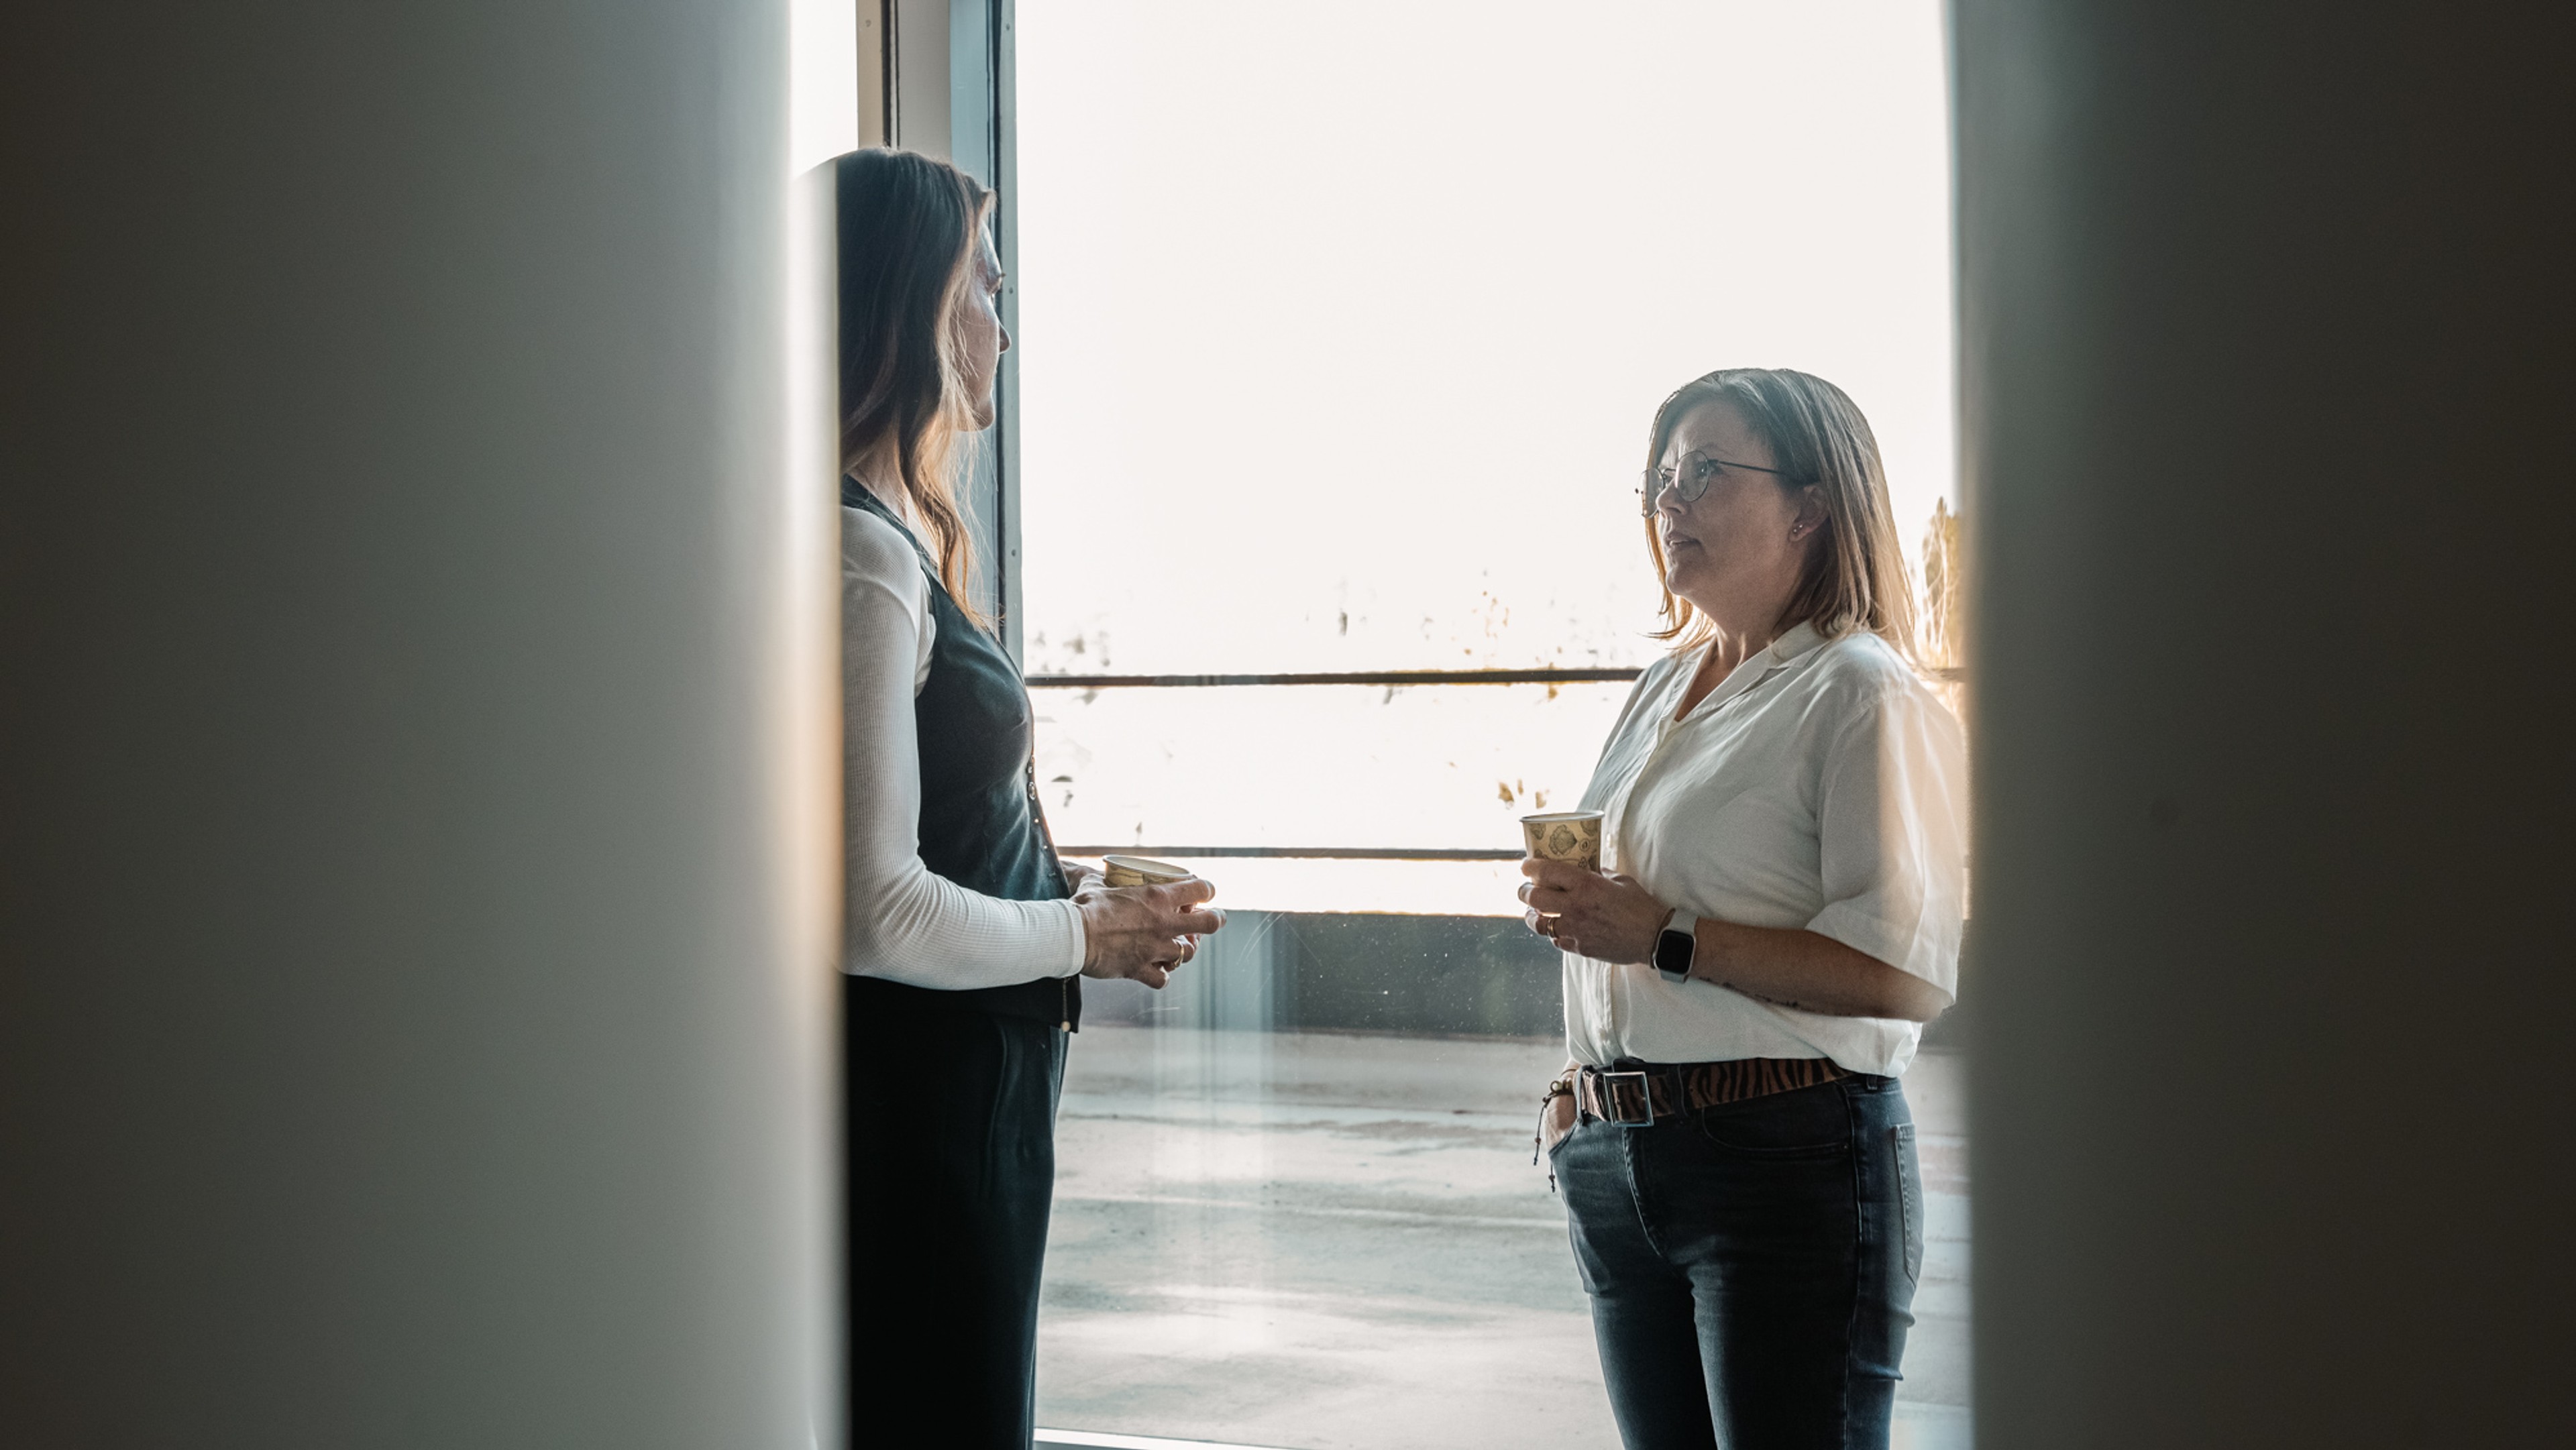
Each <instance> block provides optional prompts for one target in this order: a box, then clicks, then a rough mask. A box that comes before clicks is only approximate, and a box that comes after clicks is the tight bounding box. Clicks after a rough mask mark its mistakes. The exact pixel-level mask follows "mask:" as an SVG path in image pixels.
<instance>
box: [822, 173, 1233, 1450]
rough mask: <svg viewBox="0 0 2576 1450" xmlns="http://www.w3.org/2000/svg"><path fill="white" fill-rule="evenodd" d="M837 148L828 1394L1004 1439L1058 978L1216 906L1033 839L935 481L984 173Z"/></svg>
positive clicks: (1021, 1347) (999, 695) (973, 366)
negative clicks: (836, 801) (840, 835)
mask: <svg viewBox="0 0 2576 1450" xmlns="http://www.w3.org/2000/svg"><path fill="white" fill-rule="evenodd" d="M831 165H832V168H833V175H832V180H833V193H834V210H835V213H836V216H837V222H838V241H837V244H836V245H837V254H838V263H839V272H840V306H839V313H840V400H841V402H840V417H841V458H842V466H843V469H844V477H843V479H842V482H841V660H842V688H843V746H844V749H843V755H844V782H845V784H844V808H845V831H846V841H847V848H846V857H845V864H846V867H847V876H848V883H847V922H846V930H845V934H844V935H845V947H844V951H845V960H844V961H843V963H842V966H843V969H844V972H845V974H846V976H845V986H846V991H845V994H844V1011H843V1030H844V1041H845V1046H846V1081H847V1087H846V1094H845V1131H846V1133H847V1135H848V1154H847V1160H848V1178H847V1187H848V1221H849V1240H848V1256H849V1385H850V1407H851V1416H852V1419H853V1422H854V1424H855V1425H865V1424H868V1423H871V1422H876V1423H891V1424H900V1425H905V1426H909V1427H924V1426H927V1427H932V1428H929V1429H924V1430H917V1431H915V1432H916V1433H921V1434H925V1435H927V1436H928V1437H929V1438H931V1439H934V1440H936V1441H938V1442H939V1443H941V1444H943V1445H958V1446H971V1447H992V1450H1001V1447H1005V1446H1007V1447H1012V1450H1026V1447H1027V1445H1028V1444H1029V1440H1030V1435H1031V1431H1032V1428H1033V1423H1034V1408H1035V1406H1034V1386H1035V1359H1036V1351H1037V1301H1038V1273H1039V1268H1040V1264H1041V1262H1042V1260H1043V1258H1044V1255H1045V1250H1046V1228H1047V1212H1048V1207H1049V1203H1050V1200H1051V1198H1052V1194H1053V1189H1054V1182H1055V1106H1056V1097H1057V1094H1058V1092H1059V1091H1060V1090H1061V1088H1062V1084H1063V1080H1064V1062H1065V1051H1066V1042H1067V1038H1068V1037H1069V1036H1070V1034H1071V1033H1072V1032H1073V1031H1074V1030H1075V1029H1076V1027H1077V1026H1078V1025H1079V1024H1080V1021H1081V1010H1082V1006H1081V1004H1082V997H1081V990H1080V984H1079V980H1078V979H1079V978H1080V977H1082V976H1093V977H1128V978H1134V979H1136V980H1139V981H1142V982H1144V983H1145V984H1146V985H1148V986H1151V987H1160V986H1162V985H1163V984H1164V982H1165V981H1166V980H1168V976H1169V973H1170V972H1171V971H1173V970H1174V969H1175V968H1177V967H1178V966H1179V965H1180V964H1181V963H1182V962H1185V961H1187V960H1189V958H1190V956H1191V954H1192V952H1193V950H1194V947H1195V940H1196V936H1197V935H1198V934H1200V933H1205V932H1211V931H1214V930H1216V929H1217V928H1218V927H1219V926H1221V925H1223V918H1222V917H1221V916H1220V915H1218V914H1217V913H1216V912H1214V911H1212V910H1209V909H1206V908H1204V907H1203V906H1202V903H1204V902H1205V901H1206V900H1207V899H1208V897H1209V896H1210V895H1211V894H1212V892H1211V888H1210V887H1209V886H1208V885H1207V883H1205V882H1203V881H1198V880H1191V881H1185V882H1181V883H1178V884H1175V885H1168V886H1143V887H1127V888H1120V889H1114V890H1113V889H1110V888H1108V887H1106V886H1104V885H1103V884H1102V883H1101V880H1100V878H1099V877H1098V876H1097V875H1096V874H1093V873H1090V872H1089V871H1087V870H1085V869H1083V868H1081V867H1079V866H1078V865H1076V864H1074V863H1071V862H1065V861H1060V860H1059V859H1058V858H1057V857H1056V855H1055V850H1054V846H1053V844H1052V842H1051V841H1050V840H1049V839H1048V836H1047V830H1046V819H1045V815H1044V812H1043V810H1042V809H1041V807H1040V805H1039V803H1038V798H1037V789H1036V777H1035V773H1034V770H1033V766H1032V754H1031V727H1032V723H1033V717H1032V712H1031V711H1030V709H1029V700H1028V693H1027V690H1026V688H1025V687H1024V686H1023V685H1022V683H1021V680H1020V674H1019V670H1018V668H1017V666H1016V665H1014V664H1013V663H1012V660H1011V657H1010V655H1009V654H1007V653H1006V652H1005V651H1004V650H1003V649H1002V647H1001V645H1000V643H999V642H998V641H997V640H996V639H995V638H994V636H993V634H992V633H991V631H990V628H989V621H987V620H986V619H985V618H984V617H983V616H982V615H981V614H980V613H979V612H978V611H977V609H976V608H975V605H974V603H973V601H972V595H971V593H970V591H969V587H968V581H969V580H970V578H971V577H972V575H973V571H974V564H975V551H974V544H973V540H972V537H971V535H970V534H969V532H968V530H967V527H966V522H965V518H964V516H963V514H962V513H961V511H960V509H959V507H958V504H957V495H956V478H957V475H958V471H959V464H960V461H961V459H962V457H963V455H964V451H965V449H966V448H967V447H968V446H969V445H971V442H972V435H973V434H975V433H976V432H978V431H980V430H982V429H984V428H986V427H988V426H990V425H991V423H992V421H993V383H994V377H995V373H996V371H997V370H998V367H999V364H1000V359H1001V354H1002V352H1003V350H1004V349H1006V348H1008V347H1009V346H1010V338H1009V336H1008V335H1007V334H1006V333H1004V331H1003V330H1002V325H1001V320H1000V317H999V315H998V313H997V312H996V311H995V309H994V305H993V299H994V297H995V295H996V294H997V293H998V292H999V290H1000V288H1001V284H1002V275H1001V270H1000V267H999V265H998V263H997V262H996V261H995V259H994V254H993V250H992V246H991V243H990V241H989V240H988V238H987V236H986V231H985V228H986V223H987V220H988V218H989V214H990V211H991V207H992V196H991V194H990V193H989V192H987V191H986V190H985V189H984V188H983V187H982V186H980V185H978V184H977V183H976V182H975V181H974V180H973V179H972V178H970V177H968V176H967V175H966V174H965V173H963V172H961V171H959V170H957V169H956V168H955V167H952V166H949V165H947V164H946V163H944V162H940V161H934V160H932V159H930V158H928V157H925V156H920V155H917V154H914V153H911V152H904V151H888V150H873V149H872V150H866V151H855V152H852V153H850V154H848V155H846V156H842V157H840V158H838V159H836V160H835V161H833V162H832V163H831ZM858 1438H864V1436H861V1437H858Z"/></svg>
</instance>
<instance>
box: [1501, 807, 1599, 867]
mask: <svg viewBox="0 0 2576 1450" xmlns="http://www.w3.org/2000/svg"><path fill="white" fill-rule="evenodd" d="M1521 836H1522V837H1523V839H1524V840H1525V841H1526V842H1527V843H1528V846H1529V853H1530V854H1531V855H1533V856H1538V857H1541V858H1544V859H1546V860H1549V861H1563V862H1565V863H1567V864H1568V865H1573V866H1580V867H1582V868H1583V869H1584V870H1586V871H1598V870H1600V869H1601V813H1600V812H1599V811H1549V812H1547V813H1546V814H1544V815H1536V816H1523V817H1521Z"/></svg>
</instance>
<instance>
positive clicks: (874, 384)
mask: <svg viewBox="0 0 2576 1450" xmlns="http://www.w3.org/2000/svg"><path fill="white" fill-rule="evenodd" d="M832 172H833V174H832V193H833V211H834V213H835V215H836V217H837V221H838V241H837V243H836V248H837V252H838V263H839V272H840V294H841V300H840V325H841V342H840V355H841V359H840V360H841V410H840V411H841V467H842V468H843V469H844V470H845V471H846V470H851V469H855V468H856V467H857V466H858V465H859V464H860V463H861V462H862V461H864V460H865V459H866V458H867V457H868V456H869V455H870V454H872V453H874V452H876V451H877V450H878V449H880V448H882V447H884V446H885V444H886V442H887V441H888V440H889V439H891V440H892V441H893V444H894V454H895V465H896V472H897V474H898V476H899V477H900V478H901V479H902V482H903V489H904V492H905V493H906V494H908V495H909V496H910V497H911V500H912V506H913V508H914V510H915V511H916V512H918V513H919V514H920V516H921V518H922V521H923V522H924V523H925V524H926V525H928V527H929V530H930V535H931V537H930V547H931V552H932V553H933V554H934V555H936V556H937V558H938V560H939V580H940V582H941V583H942V584H944V585H946V586H947V588H948V592H949V594H950V595H952V596H954V597H955V599H956V600H957V607H958V608H960V609H962V610H964V611H965V612H966V616H967V617H968V618H969V619H972V620H974V621H975V622H976V623H977V624H979V625H980V624H985V623H987V621H986V620H985V619H984V618H983V616H982V613H981V611H979V610H977V609H976V607H975V603H974V592H973V588H972V582H973V579H974V575H975V540H974V536H973V533H972V531H971V530H969V529H968V528H967V527H966V519H965V516H964V514H963V513H962V512H961V511H960V510H959V508H958V506H957V476H958V474H959V473H960V472H961V471H962V467H963V465H964V463H965V461H966V459H967V457H968V456H969V450H970V449H971V447H972V440H973V438H974V435H975V433H976V432H977V431H978V429H977V428H976V425H975V419H974V410H975V400H974V399H972V398H969V397H967V396H966V395H965V393H966V389H965V385H964V383H963V381H962V374H961V370H960V368H959V366H958V358H957V350H958V338H957V334H956V329H955V328H954V327H953V326H952V325H951V322H950V319H951V318H953V317H954V316H955V315H956V310H957V304H958V299H959V298H960V297H961V296H962V295H963V294H964V292H965V289H966V288H968V287H970V286H973V285H974V282H975V261H976V256H977V253H978V252H979V251H980V249H981V247H982V244H983V234H984V219H985V216H986V215H987V213H988V212H989V211H990V210H991V208H992V204H993V194H992V193H991V192H989V191H987V190H985V189H984V187H983V185H982V184H981V183H979V182H977V181H976V180H975V178H973V177H971V176H968V175H967V174H966V173H965V172H962V171H960V170H958V169H957V168H956V167H954V166H951V165H949V164H948V163H947V162H945V161H937V160H933V159H932V158H930V157H927V156H924V155H921V154H920V153H918V152H913V151H891V150H887V149H885V148H883V147H870V148H868V149H866V150H863V151H852V152H849V153H848V154H846V155H843V156H839V157H836V158H834V159H833V161H832Z"/></svg>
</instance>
